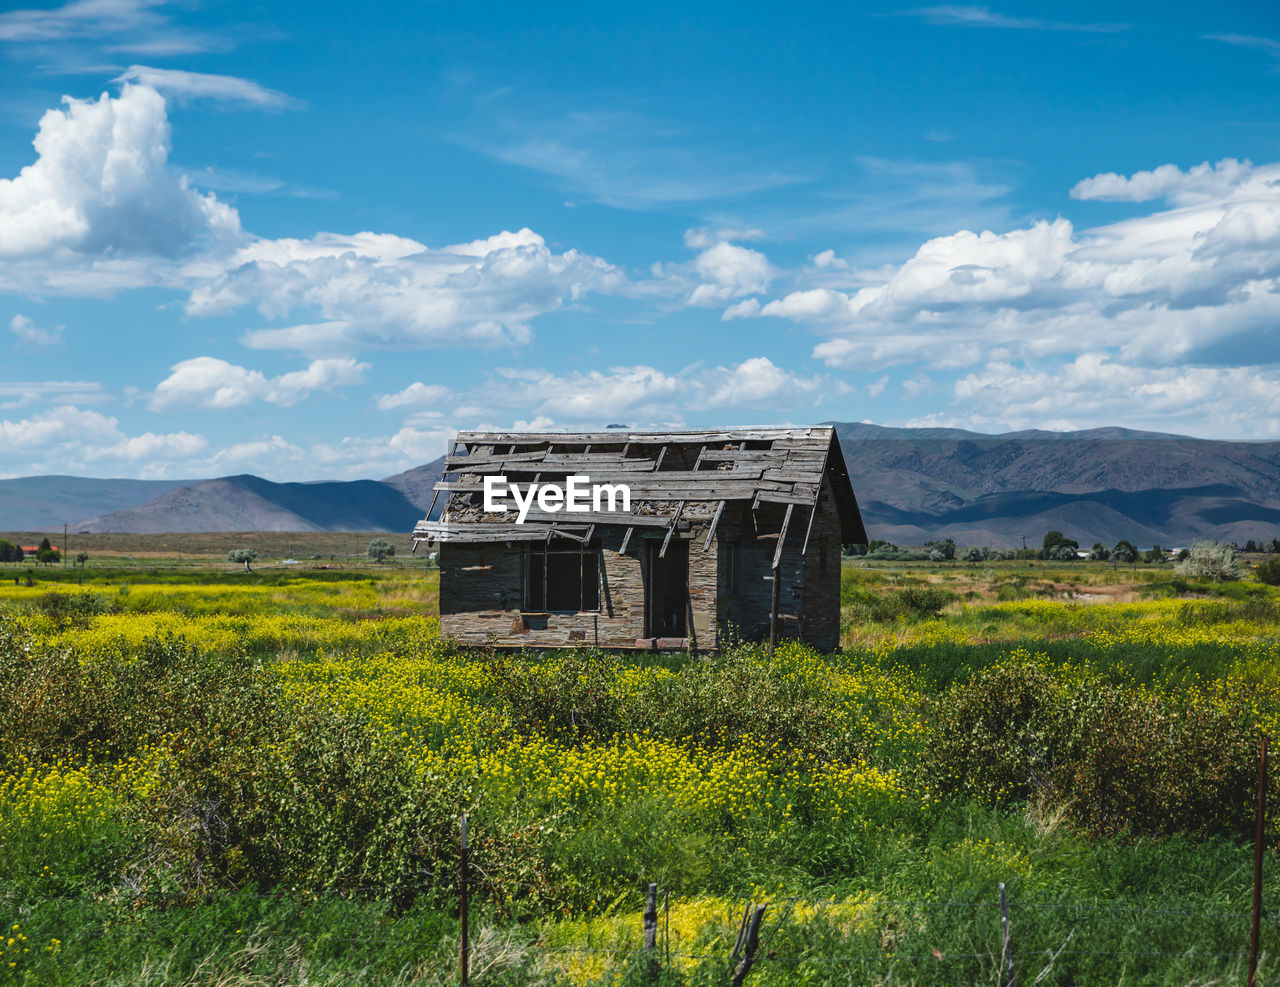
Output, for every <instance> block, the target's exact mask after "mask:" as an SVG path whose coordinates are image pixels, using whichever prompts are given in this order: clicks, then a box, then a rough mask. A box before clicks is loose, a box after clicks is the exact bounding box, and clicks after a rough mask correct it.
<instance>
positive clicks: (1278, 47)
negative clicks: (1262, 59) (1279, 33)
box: [1205, 34, 1280, 59]
mask: <svg viewBox="0 0 1280 987" xmlns="http://www.w3.org/2000/svg"><path fill="white" fill-rule="evenodd" d="M1205 39H1206V40H1208V41H1222V42H1225V43H1226V44H1229V45H1237V46H1239V47H1241V48H1253V49H1254V50H1255V51H1260V52H1263V53H1264V54H1267V55H1270V56H1271V57H1272V58H1275V59H1280V41H1276V40H1275V39H1273V38H1260V37H1258V36H1257V35H1253V34H1206V35H1205Z"/></svg>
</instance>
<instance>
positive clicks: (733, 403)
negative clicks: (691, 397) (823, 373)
mask: <svg viewBox="0 0 1280 987" xmlns="http://www.w3.org/2000/svg"><path fill="white" fill-rule="evenodd" d="M699 384H700V387H701V389H702V390H703V394H702V396H701V397H700V398H699V399H698V401H697V405H696V406H697V407H700V408H708V409H715V408H770V407H776V406H778V405H784V406H785V405H786V404H788V403H793V402H795V401H796V400H797V399H798V398H800V396H801V395H804V394H810V393H813V392H815V391H818V390H819V389H820V388H821V387H822V385H823V379H822V377H820V376H814V377H801V376H800V375H798V374H795V373H792V372H790V371H787V370H783V369H782V368H781V367H779V366H778V365H777V364H775V363H774V362H773V361H772V360H770V359H769V358H768V357H764V356H754V357H751V358H750V359H748V360H743V361H742V362H741V363H739V364H736V365H735V366H732V367H716V368H715V369H714V370H712V371H710V372H709V373H707V374H706V375H705V377H704V378H703V379H702V380H701V381H699Z"/></svg>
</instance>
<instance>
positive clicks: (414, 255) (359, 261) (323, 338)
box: [187, 229, 625, 352]
mask: <svg viewBox="0 0 1280 987" xmlns="http://www.w3.org/2000/svg"><path fill="white" fill-rule="evenodd" d="M624 283H625V277H624V276H623V274H622V273H621V272H620V271H619V270H618V269H617V268H615V267H613V266H612V265H611V264H608V263H606V262H605V261H603V260H601V259H600V258H598V257H592V256H590V255H589V254H583V253H580V252H579V251H577V250H566V251H564V252H563V253H556V252H555V251H553V250H551V249H550V248H549V247H548V246H547V244H546V241H545V240H543V238H542V237H541V236H539V235H538V234H536V233H534V232H533V231H532V230H529V229H522V230H519V231H517V232H514V233H512V232H503V233H499V234H497V235H495V236H492V237H488V238H486V239H482V240H475V241H472V242H470V243H462V244H454V245H452V246H447V247H443V248H441V249H437V250H433V249H431V248H428V247H426V246H424V245H423V244H421V243H418V242H417V241H414V240H409V239H406V238H404V237H398V236H393V235H390V234H375V233H358V234H355V235H354V236H341V235H337V234H330V233H322V234H319V235H317V236H315V237H313V238H311V239H309V240H297V239H282V240H257V241H255V242H253V243H251V244H249V245H247V246H245V247H243V248H241V249H240V250H239V251H238V252H237V253H236V254H235V255H234V256H233V257H232V259H231V260H230V262H229V263H228V264H227V265H226V269H225V270H224V271H223V272H222V273H220V274H218V275H217V276H216V277H214V278H212V279H211V280H210V281H209V282H208V283H207V284H205V285H203V286H201V287H198V288H197V289H196V290H194V291H193V292H192V293H191V297H190V299H189V301H188V304H187V311H188V312H189V313H191V314H193V315H197V316H200V315H217V314H224V313H226V312H230V311H234V310H236V309H238V308H241V307H243V306H246V305H255V306H256V307H257V309H258V311H259V312H260V313H262V314H263V315H264V316H266V317H268V318H282V317H284V316H287V315H288V314H289V313H291V312H293V311H295V310H298V309H303V310H307V311H318V312H319V313H320V314H321V316H322V317H323V318H324V320H325V321H323V322H315V323H306V324H300V325H293V326H288V327H285V328H279V329H274V328H272V329H258V330H254V331H252V332H250V333H248V334H247V335H246V337H245V342H246V343H247V344H248V345H249V346H252V347H255V348H258V349H297V350H302V351H304V352H344V351H351V350H353V349H357V348H361V347H413V346H423V347H427V346H492V345H499V344H522V343H526V342H528V340H529V339H530V338H531V330H530V328H529V322H530V321H531V320H532V319H534V318H535V317H537V316H539V315H542V314H545V313H546V312H551V311H554V310H556V309H558V308H560V307H562V306H563V305H564V304H565V303H566V302H572V301H577V300H578V299H580V298H582V297H583V296H584V295H586V294H587V293H588V292H592V291H611V290H614V289H616V288H619V287H621V286H622V285H623V284H624Z"/></svg>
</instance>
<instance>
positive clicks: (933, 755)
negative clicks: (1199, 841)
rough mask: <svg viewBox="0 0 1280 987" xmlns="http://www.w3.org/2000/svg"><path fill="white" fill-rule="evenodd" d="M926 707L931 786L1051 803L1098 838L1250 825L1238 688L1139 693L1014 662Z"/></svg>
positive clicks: (1252, 746)
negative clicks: (1227, 693) (1219, 694)
mask: <svg viewBox="0 0 1280 987" xmlns="http://www.w3.org/2000/svg"><path fill="white" fill-rule="evenodd" d="M932 713H933V716H932V719H933V721H934V724H935V730H936V735H935V738H934V740H933V742H932V743H930V744H927V745H926V746H925V748H924V751H923V754H922V756H921V758H920V761H919V768H918V770H920V771H921V773H922V777H921V783H922V786H923V787H926V788H927V789H930V790H932V791H934V792H935V793H937V794H941V795H959V796H961V797H964V798H972V799H976V800H978V801H981V802H984V803H987V804H991V805H1006V804H1009V803H1018V802H1032V801H1038V802H1040V803H1041V804H1051V805H1056V806H1059V807H1061V809H1062V810H1063V811H1064V812H1065V814H1066V816H1067V817H1068V818H1069V819H1070V820H1072V821H1073V822H1075V823H1076V824H1077V825H1079V826H1081V827H1083V828H1085V829H1086V830H1088V831H1089V832H1091V833H1093V834H1094V835H1097V836H1115V835H1117V834H1120V833H1122V832H1128V833H1130V834H1133V835H1155V834H1166V833H1173V832H1178V831H1181V830H1192V831H1196V832H1201V833H1226V834H1233V835H1242V834H1245V833H1247V832H1248V831H1249V827H1250V825H1251V821H1252V813H1251V809H1250V799H1251V797H1252V796H1253V793H1254V786H1255V784H1256V781H1257V778H1256V770H1257V769H1256V763H1257V761H1256V744H1257V729H1256V725H1255V723H1254V720H1253V716H1252V713H1251V710H1250V703H1249V702H1248V701H1247V698H1246V697H1243V696H1242V697H1240V699H1239V700H1238V701H1237V702H1234V703H1230V704H1228V703H1224V702H1221V701H1216V700H1214V699H1212V698H1209V697H1206V696H1204V695H1203V694H1200V693H1198V692H1194V691H1186V692H1177V693H1172V692H1147V691H1145V690H1140V689H1134V688H1131V687H1130V688H1125V687H1121V686H1117V685H1113V684H1109V683H1105V682H1102V681H1100V680H1098V679H1097V678H1094V677H1090V676H1080V675H1076V676H1071V677H1065V676H1062V675H1061V674H1055V673H1054V672H1053V671H1052V670H1051V669H1050V667H1049V666H1048V663H1047V661H1036V660H1021V661H1010V662H1006V663H1003V664H1001V665H997V666H993V667H990V668H987V669H984V670H982V671H981V672H979V673H977V674H976V675H975V676H974V677H973V678H972V679H970V680H968V681H966V682H961V683H958V684H956V685H953V686H952V687H951V689H949V690H948V691H947V693H945V694H944V695H943V696H942V697H941V698H940V699H939V700H938V701H937V702H936V703H935V705H934V708H933V710H932Z"/></svg>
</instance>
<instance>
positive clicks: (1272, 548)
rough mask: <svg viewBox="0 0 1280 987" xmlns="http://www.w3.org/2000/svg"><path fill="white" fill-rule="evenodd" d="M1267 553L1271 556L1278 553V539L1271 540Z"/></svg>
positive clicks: (1279, 548)
mask: <svg viewBox="0 0 1280 987" xmlns="http://www.w3.org/2000/svg"><path fill="white" fill-rule="evenodd" d="M1267 551H1268V552H1271V553H1273V554H1275V553H1280V538H1272V539H1271V542H1270V543H1269V544H1268V545H1267Z"/></svg>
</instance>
